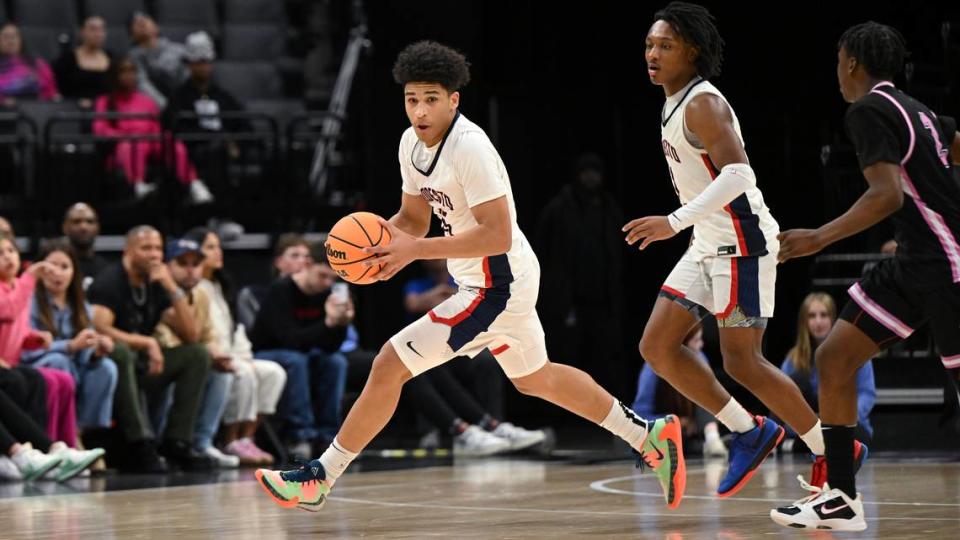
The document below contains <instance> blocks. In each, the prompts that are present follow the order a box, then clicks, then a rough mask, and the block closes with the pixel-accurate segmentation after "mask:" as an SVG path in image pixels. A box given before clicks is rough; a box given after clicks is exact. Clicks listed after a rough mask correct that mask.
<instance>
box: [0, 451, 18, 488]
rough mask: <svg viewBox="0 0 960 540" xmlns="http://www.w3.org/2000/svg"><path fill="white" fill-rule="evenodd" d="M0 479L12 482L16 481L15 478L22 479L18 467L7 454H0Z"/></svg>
mask: <svg viewBox="0 0 960 540" xmlns="http://www.w3.org/2000/svg"><path fill="white" fill-rule="evenodd" d="M0 480H8V481H13V482H16V481H17V480H23V475H22V474H20V469H18V468H17V465H16V464H15V463H14V462H13V460H11V459H10V458H8V457H7V456H0Z"/></svg>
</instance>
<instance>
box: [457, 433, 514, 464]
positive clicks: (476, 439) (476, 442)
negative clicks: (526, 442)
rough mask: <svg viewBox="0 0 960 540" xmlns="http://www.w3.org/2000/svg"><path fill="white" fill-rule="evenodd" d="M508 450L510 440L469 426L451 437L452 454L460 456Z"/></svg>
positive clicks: (483, 454) (478, 455)
mask: <svg viewBox="0 0 960 540" xmlns="http://www.w3.org/2000/svg"><path fill="white" fill-rule="evenodd" d="M509 451H510V441H508V440H506V439H501V438H500V437H497V436H496V435H494V434H492V433H489V432H487V431H484V430H483V429H481V428H480V427H478V426H470V427H468V428H467V429H466V430H464V432H463V433H461V434H459V435H457V436H456V437H454V438H453V455H455V456H462V457H480V456H492V455H493V454H499V453H502V452H509Z"/></svg>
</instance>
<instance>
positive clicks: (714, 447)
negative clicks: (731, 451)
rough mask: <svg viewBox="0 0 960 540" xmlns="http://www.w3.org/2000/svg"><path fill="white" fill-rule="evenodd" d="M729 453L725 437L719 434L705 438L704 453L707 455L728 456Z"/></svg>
mask: <svg viewBox="0 0 960 540" xmlns="http://www.w3.org/2000/svg"><path fill="white" fill-rule="evenodd" d="M727 454H728V451H727V447H726V446H725V445H724V444H723V439H721V438H720V437H719V436H717V435H713V436H712V437H711V436H709V435H707V437H706V438H704V440H703V455H704V456H705V457H717V458H726V457H727Z"/></svg>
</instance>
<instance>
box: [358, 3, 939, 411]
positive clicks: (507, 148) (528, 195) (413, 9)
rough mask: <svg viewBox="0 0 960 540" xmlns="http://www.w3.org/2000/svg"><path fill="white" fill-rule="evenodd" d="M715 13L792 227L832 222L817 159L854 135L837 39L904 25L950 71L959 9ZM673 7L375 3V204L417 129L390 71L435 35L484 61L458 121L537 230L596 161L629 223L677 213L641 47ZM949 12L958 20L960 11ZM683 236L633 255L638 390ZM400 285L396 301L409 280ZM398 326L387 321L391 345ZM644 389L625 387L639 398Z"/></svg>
mask: <svg viewBox="0 0 960 540" xmlns="http://www.w3.org/2000/svg"><path fill="white" fill-rule="evenodd" d="M703 3H704V4H705V5H707V6H708V7H710V9H711V11H712V12H713V13H714V14H715V16H716V17H717V22H718V26H719V29H720V32H721V34H722V35H723V37H724V39H725V41H726V50H725V55H724V58H725V60H724V65H723V73H722V74H721V75H720V76H719V77H718V78H716V79H715V82H716V84H717V85H718V87H719V88H720V89H721V90H722V91H723V92H724V93H725V95H726V96H727V98H728V99H729V101H730V102H731V103H732V105H733V106H734V108H735V109H736V112H737V114H738V116H739V118H740V121H741V125H742V127H743V132H744V137H745V139H746V142H747V152H748V155H749V157H750V159H751V162H752V165H753V167H754V169H755V170H756V171H757V176H758V179H759V183H760V186H761V188H762V190H763V192H764V195H765V197H766V199H767V203H768V205H769V206H770V207H771V209H772V211H773V213H774V216H775V217H776V218H777V220H778V221H779V222H780V225H781V228H783V229H787V228H795V227H811V226H815V225H817V224H819V223H822V222H823V221H824V219H825V218H828V217H833V216H827V215H825V205H824V200H825V197H826V192H827V191H828V190H829V186H825V185H824V180H823V178H824V174H823V167H822V165H821V162H820V155H821V148H822V146H823V145H824V144H827V143H829V142H831V140H833V139H834V138H838V139H840V140H842V139H843V137H844V136H843V134H842V115H843V111H844V110H845V108H846V106H845V104H843V103H842V100H841V98H840V94H839V91H838V86H837V82H836V75H835V66H836V42H837V38H838V37H839V35H840V33H841V32H842V31H843V29H845V28H847V27H848V26H850V25H852V24H855V23H857V22H862V21H864V20H867V19H874V20H877V21H879V22H884V23H888V24H893V25H896V26H898V27H900V29H901V30H902V31H903V32H904V33H905V35H906V37H907V41H908V45H909V46H910V48H911V50H912V51H913V54H914V60H918V59H920V60H927V61H930V62H933V63H936V62H938V61H942V58H940V59H938V58H936V55H937V54H938V52H937V51H938V47H939V45H938V41H937V39H938V38H937V36H938V35H939V32H940V21H941V20H944V19H946V18H948V17H950V16H951V13H948V12H947V11H945V10H946V9H948V8H946V7H944V4H941V3H939V2H937V3H933V2H930V3H924V2H921V3H911V4H909V5H907V4H904V3H902V2H887V1H880V2H835V3H832V4H830V5H829V7H826V6H823V5H822V4H807V3H796V4H776V5H774V4H771V3H762V4H761V3H739V2H738V3H731V2H703ZM660 5H661V4H660V3H644V4H642V5H641V4H639V3H629V4H628V3H626V2H581V3H575V4H570V5H565V6H563V7H555V6H556V4H550V3H544V2H533V1H509V2H507V1H499V0H496V1H479V0H474V1H465V2H463V1H461V2H450V3H443V4H436V3H427V4H417V3H410V2H401V1H390V2H369V3H368V5H367V9H368V14H369V23H370V37H371V39H372V40H373V43H374V50H373V54H372V56H371V57H370V58H369V59H368V60H367V62H366V64H365V66H364V75H363V81H364V84H365V85H366V87H365V89H364V92H363V93H364V96H365V99H364V101H363V102H362V105H356V107H360V106H362V107H363V112H362V118H363V127H362V132H363V139H364V142H365V151H366V152H367V154H366V155H365V157H364V161H365V163H366V165H365V167H366V168H365V174H366V182H367V192H368V197H369V202H370V205H371V207H372V208H373V209H374V210H376V211H379V212H381V213H385V214H388V213H389V212H392V211H393V210H394V209H395V208H396V206H397V203H398V202H399V198H400V197H399V186H400V179H399V175H398V172H397V163H396V148H397V143H398V141H399V137H400V134H401V133H402V131H403V129H405V127H406V119H405V117H404V114H403V109H402V100H401V95H400V92H399V89H398V88H397V87H396V85H395V84H394V83H393V81H392V79H391V76H390V68H391V65H392V62H393V60H394V58H395V56H396V54H397V52H398V51H399V50H400V49H401V48H402V47H403V46H404V45H406V44H408V43H410V42H413V41H416V40H419V39H436V40H439V41H442V42H445V43H447V44H449V45H452V46H454V47H456V48H458V49H459V50H461V51H462V52H464V53H465V54H466V55H467V57H468V59H469V60H470V61H471V62H472V64H473V68H472V75H473V81H472V82H471V83H470V85H469V86H468V87H466V88H465V89H464V90H463V92H462V97H463V99H462V106H461V110H462V111H463V112H464V113H465V114H466V115H467V116H469V117H471V118H472V119H473V120H474V121H476V122H477V123H478V124H480V125H481V126H482V127H484V128H485V129H487V131H488V133H489V134H490V136H491V139H493V141H494V144H495V145H496V146H497V148H498V149H499V151H500V153H501V155H502V157H503V159H504V161H505V163H506V165H507V167H508V170H509V171H510V175H511V181H512V183H513V190H514V193H515V196H516V200H517V205H518V208H519V221H520V225H521V227H522V228H523V229H525V230H526V231H527V234H528V235H531V234H532V232H533V229H534V225H535V222H536V218H537V214H538V212H539V210H540V208H542V206H543V204H544V203H545V202H546V201H547V200H549V198H550V197H552V196H553V195H554V194H555V193H556V192H557V190H558V189H559V187H560V186H561V185H563V184H564V183H565V182H566V181H568V180H569V179H570V177H571V169H572V165H573V160H574V159H575V158H576V156H577V155H578V154H579V153H581V152H583V151H595V152H598V153H599V154H601V155H602V156H603V157H604V158H605V159H606V161H607V182H608V187H609V188H610V189H611V191H612V192H613V193H614V194H615V195H616V197H617V198H618V199H619V200H620V201H621V204H622V206H623V209H624V213H625V215H626V216H627V217H628V218H630V217H639V216H641V215H649V214H666V213H668V212H670V211H671V210H672V209H674V208H675V207H676V204H677V201H676V197H675V195H674V193H673V190H672V188H671V186H670V182H669V178H668V176H667V171H666V167H665V164H664V161H663V156H662V152H661V150H660V144H659V136H660V135H659V127H658V125H657V121H658V114H659V112H660V109H661V106H662V104H663V93H662V90H661V89H660V88H658V87H654V86H652V85H651V84H650V83H649V81H648V80H647V79H646V75H645V72H644V66H645V63H644V59H643V41H644V36H645V34H646V31H647V29H648V27H649V25H650V24H651V23H652V18H653V13H654V12H655V11H656V9H657V8H658V7H660ZM950 9H953V11H954V13H953V14H952V15H953V16H954V19H955V18H956V17H955V15H956V14H955V11H956V8H950ZM907 14H909V17H907V16H906V15H907ZM903 21H911V22H910V23H909V27H903V26H901V23H903ZM908 88H909V87H908ZM356 107H355V108H356ZM953 108H954V110H953V111H949V110H948V111H945V112H952V114H956V113H957V112H958V111H957V110H956V104H954V105H953ZM682 237H683V239H680V238H675V239H673V240H671V241H668V242H664V243H660V244H656V245H654V246H653V247H651V248H649V249H648V250H646V251H645V252H643V253H638V252H636V251H635V250H631V251H629V253H628V254H627V255H626V256H625V257H624V264H625V268H624V276H625V277H624V279H625V283H624V287H625V291H626V298H627V302H626V306H627V310H626V313H625V320H624V343H623V347H624V354H625V356H624V357H625V359H626V360H627V361H626V362H625V363H624V366H623V367H622V369H623V374H624V380H625V381H631V380H635V379H634V378H633V377H634V376H635V373H636V371H637V370H638V369H639V365H640V363H639V360H640V359H639V355H638V353H637V349H636V342H637V340H638V339H639V336H640V333H641V331H642V328H643V325H644V323H645V322H646V319H647V316H648V314H649V310H650V307H651V306H652V303H653V300H654V298H655V295H656V291H657V290H658V288H659V286H660V284H661V282H662V280H663V279H664V277H665V276H666V274H667V273H668V271H669V270H670V268H671V267H672V266H673V264H674V263H675V262H676V260H677V259H678V257H679V256H680V254H681V253H682V252H683V250H684V248H685V245H686V238H687V235H686V234H684V235H682ZM625 249H626V248H625ZM808 267H809V262H808V261H798V262H791V263H789V264H787V265H783V266H781V267H780V275H779V276H778V284H777V317H776V318H775V319H774V320H773V322H772V324H771V325H770V328H769V331H768V343H767V354H768V357H769V358H770V359H771V360H772V361H774V362H775V363H777V364H779V361H780V359H781V358H782V357H783V354H784V352H785V351H786V350H787V349H788V348H789V346H790V342H791V340H792V339H793V332H794V324H795V321H794V318H795V313H796V309H797V307H798V305H799V301H800V299H801V298H802V297H803V295H804V294H805V293H806V292H807V284H808ZM411 272H412V271H411ZM402 277H403V276H401V278H402ZM399 281H402V279H401V280H399ZM391 286H392V287H394V288H395V289H396V290H395V291H394V292H393V293H391V294H395V296H394V297H395V298H399V283H397V284H392V285H391ZM384 293H386V291H384ZM398 302H399V301H398ZM398 324H399V322H398ZM394 330H395V328H392V327H389V325H388V326H385V327H384V328H382V329H380V331H381V332H382V333H383V334H384V335H383V336H380V337H387V336H389V334H390V333H392V332H393V331H394ZM714 359H715V360H719V354H718V351H714ZM633 386H634V385H633V384H632V383H630V384H625V385H624V387H623V388H622V389H620V390H621V392H628V393H629V392H632V391H633Z"/></svg>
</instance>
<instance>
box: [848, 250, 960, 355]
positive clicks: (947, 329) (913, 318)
mask: <svg viewBox="0 0 960 540" xmlns="http://www.w3.org/2000/svg"><path fill="white" fill-rule="evenodd" d="M900 264H901V261H899V260H898V259H897V258H896V257H894V258H891V259H886V260H884V261H881V262H880V263H879V264H877V265H876V266H875V267H873V268H872V269H871V270H870V271H869V272H868V273H867V275H866V276H865V277H864V278H863V279H862V280H860V281H859V282H858V283H855V284H854V285H853V286H852V287H850V290H849V291H848V292H849V293H850V301H849V302H848V303H847V305H846V306H845V307H844V308H843V311H842V312H841V313H840V318H841V319H843V320H845V321H847V322H849V323H850V324H852V325H854V326H856V327H857V328H859V329H860V330H861V331H862V332H863V333H865V334H866V335H867V336H869V337H870V339H872V340H873V341H874V343H876V344H877V346H879V347H880V348H881V349H884V348H886V347H889V346H890V345H891V344H893V343H896V342H897V341H899V340H902V339H906V338H908V337H910V334H912V333H913V332H914V330H916V329H917V328H919V327H920V326H922V325H924V324H929V325H930V333H931V335H932V336H933V341H934V344H935V345H936V346H937V351H938V353H939V354H940V358H941V360H942V361H943V365H944V367H946V368H948V369H956V368H960V283H947V284H944V285H943V286H942V287H930V286H929V284H924V285H925V286H920V284H917V283H916V282H914V281H912V280H908V279H906V278H905V277H904V272H903V271H902V269H901V267H900Z"/></svg>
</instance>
